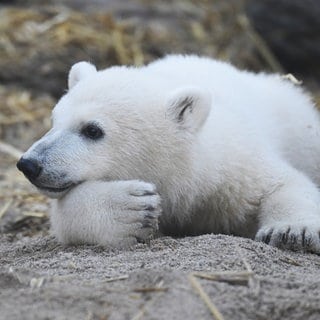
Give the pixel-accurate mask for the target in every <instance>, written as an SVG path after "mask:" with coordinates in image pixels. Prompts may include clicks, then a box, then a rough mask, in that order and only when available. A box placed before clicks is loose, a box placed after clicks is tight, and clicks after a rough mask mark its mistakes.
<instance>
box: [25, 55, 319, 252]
mask: <svg viewBox="0 0 320 320" xmlns="http://www.w3.org/2000/svg"><path fill="white" fill-rule="evenodd" d="M53 123H54V124H53V129H52V130H51V131H50V132H49V133H48V134H47V135H46V136H44V137H43V138H42V139H41V140H40V141H39V142H38V143H36V144H35V145H34V146H33V147H31V148H30V150H29V151H28V152H27V153H26V154H25V155H24V157H23V159H24V160H30V159H31V160H32V162H33V166H34V165H35V164H34V163H37V166H38V167H39V166H40V167H41V170H40V169H39V172H41V173H38V172H36V173H35V171H37V170H35V168H32V169H33V170H31V169H30V163H29V164H28V165H29V169H28V170H27V169H26V168H25V167H26V164H24V165H21V163H20V167H21V168H20V169H21V170H23V171H24V173H25V174H26V175H27V176H28V178H29V179H30V180H31V181H32V182H33V183H34V184H35V185H36V186H37V187H38V188H39V189H40V190H41V191H43V192H44V193H46V194H48V195H49V196H52V197H57V198H58V200H55V201H56V202H55V205H54V209H53V212H52V218H51V221H52V227H53V231H54V233H55V234H56V236H57V237H58V239H59V240H60V241H62V242H65V243H70V242H71V243H99V244H104V245H114V246H121V245H123V244H125V245H126V244H131V243H134V242H135V241H136V239H140V238H141V239H146V238H148V237H149V236H150V234H152V233H153V231H154V229H156V228H157V219H158V216H159V214H160V211H162V213H161V215H160V217H159V219H160V231H161V232H162V233H165V234H170V235H197V234H202V233H211V232H213V233H226V234H234V235H240V236H246V237H251V238H254V237H255V238H256V239H257V240H262V241H265V242H267V243H270V244H272V245H275V246H279V247H285V248H290V249H303V250H307V251H313V252H320V240H319V231H320V193H319V191H318V190H317V185H320V170H319V169H320V142H319V141H320V140H319V139H320V121H319V115H318V112H317V111H316V110H315V108H314V107H313V105H312V102H311V101H310V98H309V97H308V96H307V95H306V94H304V93H303V92H302V90H301V89H300V88H298V87H296V86H294V85H293V84H291V83H290V82H288V81H286V80H283V79H281V77H279V76H276V75H266V74H253V73H249V72H246V71H239V70H237V69H235V68H234V67H232V66H230V65H229V64H226V63H222V62H218V61H215V60H212V59H208V58H199V57H195V56H189V57H188V56H186V57H183V56H169V57H167V58H165V59H161V60H158V61H156V62H154V63H151V64H150V65H148V66H145V67H141V68H133V67H131V68H128V67H113V68H110V69H106V70H103V71H100V72H96V70H95V68H94V67H93V66H92V65H89V64H88V63H84V62H82V63H78V64H76V65H75V66H74V67H73V68H72V70H71V71H70V75H69V92H68V93H67V94H66V95H65V96H64V97H63V98H62V99H61V100H60V101H59V103H58V104H57V106H56V107H55V109H54V112H53ZM97 132H98V134H97ZM28 171H29V172H28ZM30 171H33V172H31V175H32V176H31V177H30ZM138 180H139V181H138ZM154 186H155V187H154ZM157 193H158V194H159V195H160V197H159V195H157ZM160 199H161V200H160ZM160 202H161V204H160Z"/></svg>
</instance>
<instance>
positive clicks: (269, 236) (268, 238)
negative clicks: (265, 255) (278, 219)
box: [262, 229, 273, 244]
mask: <svg viewBox="0 0 320 320" xmlns="http://www.w3.org/2000/svg"><path fill="white" fill-rule="evenodd" d="M272 234H273V229H271V230H270V231H269V233H268V234H267V235H266V236H263V238H262V241H263V242H265V243H266V244H268V243H269V242H270V240H271V236H272Z"/></svg>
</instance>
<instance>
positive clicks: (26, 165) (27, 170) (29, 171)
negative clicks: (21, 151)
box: [17, 158, 42, 180]
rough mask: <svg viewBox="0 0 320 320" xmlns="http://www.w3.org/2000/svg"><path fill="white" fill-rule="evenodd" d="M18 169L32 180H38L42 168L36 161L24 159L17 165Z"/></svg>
mask: <svg viewBox="0 0 320 320" xmlns="http://www.w3.org/2000/svg"><path fill="white" fill-rule="evenodd" d="M17 168H18V169H19V170H20V171H22V172H23V173H24V175H25V176H26V177H27V178H28V179H31V180H34V179H36V178H37V177H38V176H39V174H40V172H41V169H42V167H41V166H40V165H39V163H38V162H37V161H36V160H34V159H24V158H21V159H20V160H19V161H18V163H17Z"/></svg>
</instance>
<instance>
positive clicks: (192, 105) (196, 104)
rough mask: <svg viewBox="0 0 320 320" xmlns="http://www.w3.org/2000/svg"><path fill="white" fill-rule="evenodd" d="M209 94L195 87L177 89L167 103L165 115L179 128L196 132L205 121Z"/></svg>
mask: <svg viewBox="0 0 320 320" xmlns="http://www.w3.org/2000/svg"><path fill="white" fill-rule="evenodd" d="M210 107H211V94H210V93H209V92H207V91H204V90H202V89H200V88H196V87H188V88H182V89H178V90H176V91H175V92H173V93H172V94H171V96H170V97H169V99H168V101H167V115H168V116H169V117H171V118H172V119H173V120H174V121H175V122H177V123H178V124H179V125H180V126H181V127H183V128H185V129H187V130H189V131H192V132H197V131H198V130H199V129H200V128H201V127H202V125H203V124H204V122H205V121H206V119H207V117H208V115H209V112H210Z"/></svg>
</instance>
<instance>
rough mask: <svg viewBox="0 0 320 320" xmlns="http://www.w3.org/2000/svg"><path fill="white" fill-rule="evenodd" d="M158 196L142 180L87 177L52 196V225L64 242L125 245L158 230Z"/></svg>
mask: <svg viewBox="0 0 320 320" xmlns="http://www.w3.org/2000/svg"><path fill="white" fill-rule="evenodd" d="M160 212H161V207H160V196H159V195H158V194H157V192H156V189H155V187H154V185H152V184H150V183H146V182H142V181H136V180H129V181H110V182H103V181H88V182H84V183H82V184H80V185H79V186H76V187H75V188H74V189H72V190H71V191H70V192H68V193H67V194H66V195H65V196H64V197H63V198H62V199H59V200H55V203H54V204H53V208H52V213H51V226H52V231H53V233H54V235H55V236H56V237H57V239H58V241H60V242H62V243H64V244H79V243H86V244H99V245H105V246H110V247H127V246H131V245H133V244H135V243H137V242H138V241H147V240H148V239H150V238H152V237H153V235H154V234H155V233H156V231H157V230H158V217H159V215H160Z"/></svg>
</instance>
